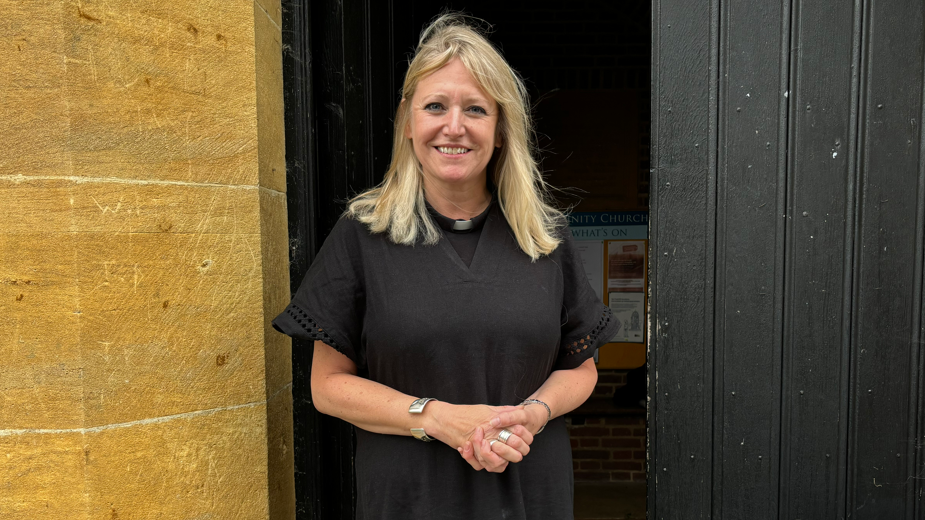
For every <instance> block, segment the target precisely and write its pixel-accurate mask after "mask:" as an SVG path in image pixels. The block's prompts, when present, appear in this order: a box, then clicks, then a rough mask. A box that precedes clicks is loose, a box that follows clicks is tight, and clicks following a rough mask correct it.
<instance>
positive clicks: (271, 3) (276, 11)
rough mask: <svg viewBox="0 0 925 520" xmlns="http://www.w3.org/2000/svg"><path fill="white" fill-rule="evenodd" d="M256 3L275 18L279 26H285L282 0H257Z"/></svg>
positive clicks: (274, 20)
mask: <svg viewBox="0 0 925 520" xmlns="http://www.w3.org/2000/svg"><path fill="white" fill-rule="evenodd" d="M255 4H256V5H258V6H259V7H260V8H261V9H262V10H263V11H264V12H265V13H266V14H267V16H269V17H270V19H271V20H273V23H274V24H276V26H277V27H282V26H283V10H282V7H281V6H280V0H256V2H255Z"/></svg>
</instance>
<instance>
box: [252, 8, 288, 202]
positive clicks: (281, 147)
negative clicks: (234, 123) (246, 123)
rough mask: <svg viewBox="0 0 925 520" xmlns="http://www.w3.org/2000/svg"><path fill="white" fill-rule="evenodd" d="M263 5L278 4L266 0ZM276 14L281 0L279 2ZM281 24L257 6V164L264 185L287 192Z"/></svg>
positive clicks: (255, 21) (255, 9)
mask: <svg viewBox="0 0 925 520" xmlns="http://www.w3.org/2000/svg"><path fill="white" fill-rule="evenodd" d="M263 3H274V2H273V1H271V0H264V2H263ZM274 9H275V10H276V11H278V10H279V0H275V8H274ZM280 26H281V24H280V22H274V21H273V20H271V19H270V18H269V17H268V16H267V14H266V12H265V11H264V9H263V8H262V7H261V3H260V2H255V3H254V38H255V42H254V45H255V54H256V55H255V59H256V64H255V66H256V70H257V75H256V79H257V84H256V87H257V157H258V159H257V162H258V165H259V171H260V185H261V186H264V187H266V188H270V189H272V190H276V191H280V192H285V191H286V134H285V127H284V125H283V37H282V33H281V32H280Z"/></svg>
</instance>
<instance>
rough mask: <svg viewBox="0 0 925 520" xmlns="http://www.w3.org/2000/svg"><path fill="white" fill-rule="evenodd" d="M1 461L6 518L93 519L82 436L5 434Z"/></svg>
mask: <svg viewBox="0 0 925 520" xmlns="http://www.w3.org/2000/svg"><path fill="white" fill-rule="evenodd" d="M0 460H2V461H3V462H2V463H0V518H3V520H36V519H38V518H54V519H55V520H85V519H86V518H87V511H86V500H85V495H84V492H85V488H84V463H85V460H86V455H85V452H84V438H83V435H82V434H80V433H73V432H72V433H53V434H49V433H25V434H12V435H10V434H7V433H4V432H3V430H2V428H0Z"/></svg>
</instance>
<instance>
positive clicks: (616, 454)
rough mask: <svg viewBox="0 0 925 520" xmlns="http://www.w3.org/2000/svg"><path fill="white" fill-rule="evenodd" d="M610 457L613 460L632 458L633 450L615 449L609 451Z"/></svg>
mask: <svg viewBox="0 0 925 520" xmlns="http://www.w3.org/2000/svg"><path fill="white" fill-rule="evenodd" d="M610 458H612V459H613V460H632V459H633V452H631V451H630V450H620V451H616V450H615V451H613V452H611V453H610Z"/></svg>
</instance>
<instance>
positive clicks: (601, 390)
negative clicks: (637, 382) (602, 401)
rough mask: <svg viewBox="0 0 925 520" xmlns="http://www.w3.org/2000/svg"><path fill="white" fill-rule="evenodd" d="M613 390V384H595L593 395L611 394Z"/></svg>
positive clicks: (614, 388)
mask: <svg viewBox="0 0 925 520" xmlns="http://www.w3.org/2000/svg"><path fill="white" fill-rule="evenodd" d="M614 390H616V387H615V386H614V385H597V386H595V387H594V395H613V392H614Z"/></svg>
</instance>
